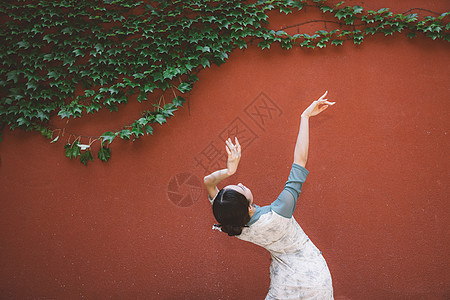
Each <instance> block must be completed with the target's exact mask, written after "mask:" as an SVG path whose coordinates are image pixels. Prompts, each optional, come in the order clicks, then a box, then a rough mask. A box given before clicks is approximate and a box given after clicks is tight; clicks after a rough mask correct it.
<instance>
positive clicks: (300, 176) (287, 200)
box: [270, 164, 309, 218]
mask: <svg viewBox="0 0 450 300" xmlns="http://www.w3.org/2000/svg"><path fill="white" fill-rule="evenodd" d="M308 174H309V172H308V170H306V169H305V168H304V167H302V166H300V165H297V164H293V165H292V168H291V173H290V174H289V177H288V180H287V181H286V184H285V185H284V189H283V191H282V192H281V194H280V195H279V196H278V198H277V199H276V200H275V201H274V202H272V204H271V205H270V207H271V209H272V210H273V211H274V212H276V213H277V214H279V215H281V216H283V217H285V218H291V217H292V215H293V214H294V210H295V205H296V204H297V199H298V196H299V195H300V191H301V189H302V185H303V183H304V182H305V180H306V176H307V175H308Z"/></svg>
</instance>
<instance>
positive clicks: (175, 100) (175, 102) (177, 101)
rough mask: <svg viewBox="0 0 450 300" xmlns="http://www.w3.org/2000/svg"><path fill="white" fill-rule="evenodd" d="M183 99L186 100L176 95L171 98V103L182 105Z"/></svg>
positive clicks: (177, 105) (176, 105)
mask: <svg viewBox="0 0 450 300" xmlns="http://www.w3.org/2000/svg"><path fill="white" fill-rule="evenodd" d="M185 101H186V100H184V98H183V97H180V96H176V97H175V98H174V99H173V101H172V103H173V105H174V106H175V107H180V106H183V103H184V102H185Z"/></svg>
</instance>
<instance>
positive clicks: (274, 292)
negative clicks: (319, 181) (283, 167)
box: [236, 164, 333, 300]
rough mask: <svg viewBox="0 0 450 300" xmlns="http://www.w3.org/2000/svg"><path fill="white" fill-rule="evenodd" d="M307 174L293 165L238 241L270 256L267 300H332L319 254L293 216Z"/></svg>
mask: <svg viewBox="0 0 450 300" xmlns="http://www.w3.org/2000/svg"><path fill="white" fill-rule="evenodd" d="M307 175H308V171H307V170H306V169H305V168H303V167H301V166H299V165H297V164H294V165H293V166H292V169H291V172H290V174H289V179H288V181H287V182H286V185H285V187H284V189H283V191H282V192H281V194H280V195H279V196H278V198H277V199H276V200H275V201H274V202H273V203H272V204H271V205H268V206H264V207H256V211H255V214H254V215H253V217H252V218H251V220H250V222H249V223H248V226H249V227H245V228H244V229H243V231H242V233H241V234H240V235H238V236H236V237H237V238H239V239H241V240H244V241H249V242H252V243H254V244H256V245H259V246H261V247H264V248H265V249H267V250H268V251H269V252H270V254H271V257H272V262H271V264H270V288H269V292H268V294H267V296H266V300H267V299H333V287H332V282H331V274H330V271H329V270H328V266H327V263H326V262H325V259H324V258H323V256H322V253H321V251H319V250H318V249H317V247H316V246H314V244H313V243H312V242H311V241H310V240H309V238H308V236H307V235H306V234H305V232H304V231H303V229H302V228H301V227H300V225H299V224H298V223H297V221H296V220H295V218H294V217H293V216H292V215H293V212H294V209H295V205H296V202H297V198H298V196H299V194H300V190H301V187H302V184H303V182H305V180H306V176H307Z"/></svg>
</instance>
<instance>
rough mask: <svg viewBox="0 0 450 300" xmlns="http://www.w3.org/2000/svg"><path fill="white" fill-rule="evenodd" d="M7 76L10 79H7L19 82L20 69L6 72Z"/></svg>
mask: <svg viewBox="0 0 450 300" xmlns="http://www.w3.org/2000/svg"><path fill="white" fill-rule="evenodd" d="M6 76H7V77H8V79H7V80H8V81H9V80H13V81H14V83H17V82H18V81H19V71H17V70H13V71H10V72H8V73H7V74H6Z"/></svg>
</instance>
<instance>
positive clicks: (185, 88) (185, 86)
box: [178, 82, 192, 94]
mask: <svg viewBox="0 0 450 300" xmlns="http://www.w3.org/2000/svg"><path fill="white" fill-rule="evenodd" d="M178 90H179V91H180V92H182V93H183V94H184V93H187V92H190V91H191V90H192V84H191V83H189V82H182V83H181V84H180V85H179V86H178Z"/></svg>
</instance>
